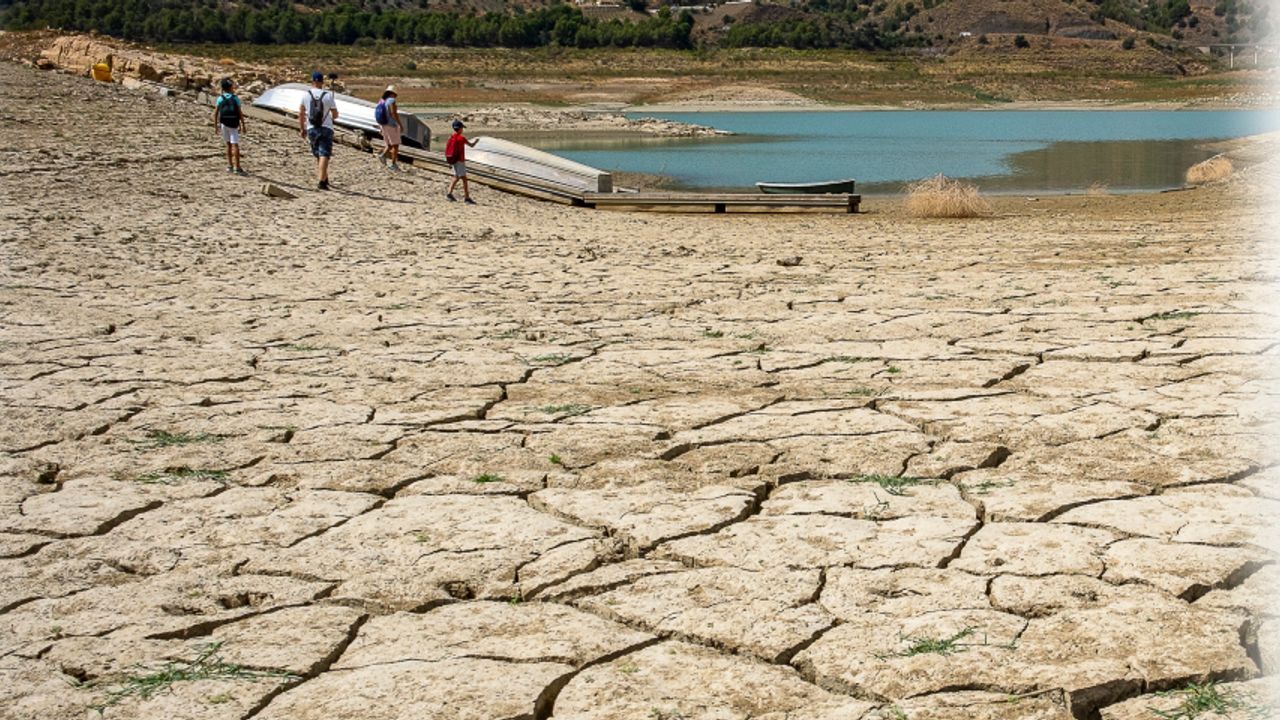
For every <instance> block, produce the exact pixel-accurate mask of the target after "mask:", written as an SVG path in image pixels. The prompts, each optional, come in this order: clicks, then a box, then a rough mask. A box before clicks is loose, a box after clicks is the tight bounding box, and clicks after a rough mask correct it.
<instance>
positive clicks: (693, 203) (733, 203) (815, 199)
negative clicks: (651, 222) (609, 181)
mask: <svg viewBox="0 0 1280 720" xmlns="http://www.w3.org/2000/svg"><path fill="white" fill-rule="evenodd" d="M582 200H583V202H584V203H585V204H586V205H587V207H596V208H618V207H639V208H658V207H662V208H673V209H674V208H685V209H692V210H698V209H701V210H706V211H709V212H713V213H724V212H728V210H729V208H759V209H788V208H790V209H810V210H837V211H840V212H847V213H855V212H857V211H858V206H859V205H860V204H861V202H862V196H860V195H765V194H757V193H662V192H653V193H650V192H646V193H608V194H605V193H585V194H584V195H583V198H582Z"/></svg>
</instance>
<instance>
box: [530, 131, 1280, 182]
mask: <svg viewBox="0 0 1280 720" xmlns="http://www.w3.org/2000/svg"><path fill="white" fill-rule="evenodd" d="M660 117H662V118H663V119H670V120H678V121H684V122H695V123H698V124H704V125H712V126H715V127H720V128H724V129H727V130H733V131H734V132H737V133H740V134H739V135H736V136H731V137H714V138H659V137H651V136H636V135H628V134H625V133H613V132H610V133H599V134H595V133H582V132H577V133H565V132H557V133H534V134H520V135H507V136H506V137H510V138H511V139H515V140H517V141H518V142H524V143H526V144H529V145H533V146H534V147H538V148H542V149H544V150H549V151H551V152H555V153H557V154H560V155H564V156H565V157H569V158H571V159H573V160H576V161H578V162H581V163H585V164H587V165H592V166H594V167H598V168H601V169H603V170H609V171H613V172H626V173H642V174H649V175H661V176H668V177H670V178H672V180H673V182H674V183H675V184H676V185H677V186H679V187H689V188H701V189H710V188H743V187H751V186H753V185H754V183H756V182H757V181H761V180H767V181H773V182H810V181H816V180H836V179H841V178H855V179H857V180H858V183H859V184H858V189H859V191H860V192H862V193H864V194H878V193H894V192H899V191H900V190H901V189H902V187H903V185H904V184H905V183H908V182H911V181H913V180H917V179H920V178H924V177H928V176H931V175H935V174H937V173H944V174H946V175H947V176H948V177H953V178H964V179H967V180H970V181H973V182H976V183H978V185H979V186H980V187H981V188H982V190H983V191H984V192H996V193H1023V192H1038V193H1058V192H1081V191H1083V190H1085V189H1087V188H1089V187H1090V186H1092V185H1095V184H1098V185H1106V186H1107V187H1108V188H1109V189H1110V190H1111V191H1113V192H1133V191H1142V190H1159V189H1167V188H1172V187H1178V186H1180V185H1181V184H1182V179H1183V174H1184V173H1185V172H1186V169H1187V168H1188V167H1190V166H1191V165H1194V164H1195V163H1197V162H1200V161H1201V160H1204V159H1206V158H1208V157H1209V156H1211V155H1212V154H1213V153H1212V151H1210V150H1208V149H1207V148H1206V147H1205V144H1206V142H1207V141H1210V140H1220V139H1227V138H1234V137H1242V136H1245V135H1251V134H1256V133H1261V132H1267V131H1272V130H1280V118H1277V117H1276V116H1275V115H1274V114H1271V113H1267V112H1265V111H1131V112H1130V111H968V112H923V111H903V112H896V111H895V112H771V113H750V112H744V113H698V114H694V113H683V114H670V115H668V114H664V115H661V116H660Z"/></svg>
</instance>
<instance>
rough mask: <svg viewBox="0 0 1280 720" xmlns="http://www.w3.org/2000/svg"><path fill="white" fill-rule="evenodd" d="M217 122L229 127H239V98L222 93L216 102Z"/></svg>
mask: <svg viewBox="0 0 1280 720" xmlns="http://www.w3.org/2000/svg"><path fill="white" fill-rule="evenodd" d="M218 122H219V123H222V124H223V125H225V126H227V127H229V128H237V127H240V98H238V97H236V96H235V95H232V94H231V93H223V94H222V100H221V101H220V102H219V103H218Z"/></svg>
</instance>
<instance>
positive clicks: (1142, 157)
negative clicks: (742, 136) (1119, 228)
mask: <svg viewBox="0 0 1280 720" xmlns="http://www.w3.org/2000/svg"><path fill="white" fill-rule="evenodd" d="M1213 155H1214V152H1213V151H1212V150H1208V149H1206V148H1205V143H1204V142H1203V141H1200V140H1128V141H1114V142H1058V143H1053V144H1052V145H1050V146H1049V147H1047V148H1042V149H1039V150H1024V151H1022V152H1017V153H1013V154H1011V155H1009V156H1008V157H1007V159H1006V162H1007V163H1008V168H1009V170H1008V172H1007V173H1003V174H998V175H981V176H965V177H963V179H964V180H967V181H969V182H972V183H975V184H976V185H978V186H979V187H980V188H981V189H982V190H983V191H984V192H990V193H1025V192H1036V193H1071V192H1081V191H1083V190H1086V189H1088V188H1089V187H1090V186H1094V185H1098V186H1105V187H1106V188H1107V190H1108V191H1110V192H1121V193H1123V192H1141V191H1144V190H1165V189H1169V188H1174V187H1179V186H1181V185H1182V184H1183V176H1184V175H1185V174H1186V171H1187V168H1189V167H1191V166H1192V165H1195V164H1196V163H1198V162H1200V161H1202V160H1206V159H1208V158H1209V157H1211V156H1213ZM905 184H906V183H902V182H896V183H894V182H887V183H867V184H865V185H861V186H860V188H861V191H862V192H864V193H866V194H870V195H875V194H885V193H897V192H901V191H902V189H903V187H904V186H905Z"/></svg>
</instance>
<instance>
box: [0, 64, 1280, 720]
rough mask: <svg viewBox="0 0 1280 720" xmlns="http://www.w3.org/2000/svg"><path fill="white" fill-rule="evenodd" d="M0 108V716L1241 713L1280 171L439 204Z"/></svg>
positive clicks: (412, 179) (1259, 674) (55, 90)
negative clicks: (1199, 185)
mask: <svg viewBox="0 0 1280 720" xmlns="http://www.w3.org/2000/svg"><path fill="white" fill-rule="evenodd" d="M0 99H3V102H0V108H3V111H2V112H0V129H3V131H4V132H3V133H0V137H3V140H0V215H2V216H3V218H4V222H3V224H0V254H3V259H4V263H3V265H4V268H5V270H4V275H3V282H2V283H0V403H3V405H4V413H3V417H2V419H0V579H2V580H3V581H2V582H0V680H2V681H0V718H5V719H6V720H7V719H8V718H15V719H17V718H23V719H26V718H40V719H41V720H62V719H64V718H65V719H70V718H83V717H85V716H86V713H87V712H92V709H94V708H97V709H99V710H100V711H101V714H102V717H104V718H155V719H157V720H158V719H160V718H165V719H166V720H167V719H170V718H200V719H202V720H203V719H209V720H249V719H250V718H277V719H280V720H284V719H289V720H295V719H306V718H331V717H360V718H369V719H375V720H380V719H383V718H386V719H398V718H414V719H415V720H420V719H422V718H438V719H440V720H446V719H447V720H492V719H494V718H504V719H511V720H515V719H529V720H548V719H552V718H554V719H556V720H589V719H597V718H598V719H600V720H605V719H616V718H636V719H643V720H663V719H665V720H676V719H681V720H693V719H695V718H698V719H707V720H712V719H714V720H727V719H731V718H732V719H741V720H746V718H753V719H755V720H761V719H769V720H783V719H784V718H786V719H790V720H802V719H810V720H827V719H830V720H835V719H842V720H843V719H847V720H854V719H861V720H890V719H899V718H909V719H910V720H931V719H937V720H942V719H943V718H948V719H949V718H955V717H965V718H990V719H992V720H996V719H1006V718H1011V719H1013V720H1032V719H1034V720H1067V719H1069V718H1080V719H1091V718H1102V719H1103V720H1130V719H1131V718H1133V719H1136V718H1140V717H1154V716H1155V715H1154V712H1155V711H1157V710H1158V711H1160V712H1165V713H1166V714H1168V713H1177V712H1179V708H1181V707H1183V706H1182V705H1179V703H1180V702H1183V700H1182V699H1180V698H1184V697H1185V698H1189V697H1191V694H1192V693H1196V692H1201V693H1203V692H1208V691H1206V690H1204V687H1205V686H1204V683H1212V684H1211V685H1210V686H1209V687H1210V689H1211V691H1212V692H1214V693H1217V694H1218V695H1217V696H1218V697H1219V699H1221V700H1222V703H1223V707H1224V708H1225V709H1227V710H1228V711H1229V715H1228V717H1235V718H1245V717H1260V716H1264V715H1260V713H1267V712H1269V711H1268V710H1267V708H1269V707H1275V701H1274V699H1273V693H1274V690H1275V688H1274V685H1273V683H1272V681H1271V679H1270V677H1269V676H1270V675H1271V674H1272V673H1274V672H1275V671H1276V670H1277V667H1278V666H1280V617H1277V614H1276V610H1275V608H1274V607H1273V606H1272V604H1271V597H1272V596H1273V595H1274V594H1275V591H1276V590H1277V588H1278V587H1280V568H1277V566H1276V564H1275V559H1276V554H1277V552H1278V551H1280V540H1278V539H1277V537H1276V535H1275V534H1274V533H1272V532H1271V528H1272V527H1273V526H1274V524H1275V518H1276V513H1277V510H1280V469H1277V467H1276V462H1277V457H1276V451H1275V450H1274V449H1273V443H1272V442H1271V438H1272V437H1273V436H1274V432H1273V430H1274V426H1275V421H1276V418H1275V416H1274V414H1273V412H1272V411H1271V406H1272V405H1273V403H1274V396H1275V392H1276V385H1275V382H1274V380H1275V378H1274V376H1273V373H1274V365H1275V356H1276V354H1277V352H1280V342H1278V341H1277V340H1276V336H1275V320H1276V318H1275V305H1274V303H1273V302H1271V298H1270V296H1269V288H1268V284H1269V283H1271V282H1272V281H1273V279H1274V278H1273V277H1272V276H1271V275H1269V274H1268V272H1269V271H1268V268H1270V267H1274V258H1270V257H1269V256H1268V255H1267V254H1266V253H1267V248H1266V246H1265V243H1263V242H1262V238H1264V237H1265V235H1266V217H1265V213H1266V209H1265V207H1264V205H1263V204H1262V201H1261V200H1259V199H1258V198H1259V197H1264V196H1265V195H1264V194H1262V193H1259V192H1258V189H1259V188H1260V187H1263V186H1265V185H1266V184H1267V183H1269V182H1270V181H1271V180H1272V179H1273V178H1274V175H1275V171H1274V163H1263V164H1261V165H1258V166H1256V167H1253V168H1249V169H1248V170H1246V171H1245V172H1244V173H1242V174H1241V176H1240V177H1239V178H1237V179H1236V180H1233V181H1232V182H1230V183H1228V184H1227V185H1225V186H1222V187H1218V188H1214V189H1202V190H1196V191H1191V192H1186V193H1177V194H1170V195H1161V196H1153V197H1087V198H1083V197H1082V198H1056V199H1048V200H1045V201H1043V202H1030V201H1028V200H1026V199H1022V198H1001V199H998V200H997V208H998V213H997V215H996V216H995V217H993V218H989V219H980V220H969V221H962V222H953V221H936V220H914V219H910V218H906V217H903V216H901V214H900V212H899V210H898V208H897V207H896V206H895V205H893V204H892V203H890V204H887V205H886V206H885V207H883V208H879V209H877V208H872V210H873V212H872V213H870V214H866V215H860V216H850V217H845V216H839V217H832V216H807V215H785V216H780V215H771V216H759V217H750V216H747V217H738V216H733V217H712V216H697V215H694V216H667V215H648V214H610V213H595V212H587V211H583V210H578V209H573V208H564V207H559V206H555V205H550V204H543V203H538V202H535V201H531V200H527V199H522V198H517V197H512V196H507V195H501V194H498V193H496V192H493V191H490V190H487V189H484V188H478V189H477V192H476V196H477V198H478V200H479V201H480V202H481V205H480V206H479V207H475V208H471V207H461V206H458V205H456V204H450V203H448V202H447V201H445V200H444V198H443V197H442V194H443V188H442V185H441V181H440V179H439V177H438V176H435V175H430V174H425V173H419V172H416V171H410V172H408V173H405V174H402V175H392V174H387V173H385V172H384V171H382V170H381V169H380V168H379V167H378V165H377V163H376V162H375V161H374V160H373V159H371V158H370V157H369V156H368V155H365V154H362V153H358V152H355V151H352V150H348V149H346V148H339V149H338V151H337V155H336V157H335V160H334V170H333V175H334V184H335V187H336V188H337V189H336V190H335V191H334V192H331V193H328V194H322V193H319V192H318V191H311V190H309V189H307V188H306V186H307V185H308V183H307V182H306V179H307V177H308V173H309V171H310V158H309V157H308V156H307V155H306V154H305V149H304V148H303V147H302V146H301V144H300V142H299V141H298V140H297V139H296V138H295V137H293V136H291V135H290V133H288V132H287V131H285V130H282V129H279V128H272V127H265V126H258V125H254V126H251V127H250V129H249V133H248V134H247V135H246V141H245V143H246V144H245V164H246V167H248V168H249V169H251V170H252V171H253V172H254V173H255V174H257V176H258V179H257V180H252V179H250V180H246V179H242V178H237V177H235V176H231V175H228V174H226V173H224V172H220V170H222V168H221V167H220V165H219V161H218V160H217V159H216V157H215V156H213V155H211V153H210V148H211V147H216V144H215V142H214V139H213V138H212V137H211V136H210V134H209V132H208V127H207V122H208V117H207V115H208V113H207V109H206V108H203V107H200V106H196V105H194V104H191V103H188V102H186V101H185V100H182V99H174V98H162V97H158V96H155V95H145V94H138V93H133V92H129V91H126V90H124V89H122V88H120V87H116V86H105V85H96V84H92V83H90V82H89V81H87V80H84V79H79V78H72V77H67V76H62V75H56V74H40V73H37V72H35V71H33V70H30V69H26V68H19V67H16V66H11V65H0ZM139 117H146V118H148V119H149V120H148V127H147V130H146V131H145V132H140V131H139V130H138V129H137V126H136V122H137V119H138V118H139ZM72 118H81V119H83V120H84V121H85V122H87V123H88V124H89V125H91V126H92V127H94V128H95V132H94V133H91V134H90V133H70V132H65V131H63V130H61V129H60V128H64V127H67V126H68V123H69V122H70V119H72ZM263 180H265V181H270V182H273V183H276V184H278V185H281V186H285V187H291V188H293V189H295V190H296V191H297V192H298V194H299V195H300V197H299V198H298V199H296V200H292V201H285V200H281V199H278V198H272V197H267V196H265V195H262V194H260V193H259V186H260V183H261V181H263ZM783 256H786V257H792V256H801V257H802V258H804V260H803V262H802V263H801V264H799V265H791V266H786V267H784V266H781V265H779V264H778V263H777V262H776V260H777V259H778V258H780V257H783ZM1269 263H1270V264H1269ZM1195 687H1200V688H1201V689H1200V690H1195V689H1194V688H1195ZM1174 716H1177V715H1174Z"/></svg>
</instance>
